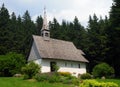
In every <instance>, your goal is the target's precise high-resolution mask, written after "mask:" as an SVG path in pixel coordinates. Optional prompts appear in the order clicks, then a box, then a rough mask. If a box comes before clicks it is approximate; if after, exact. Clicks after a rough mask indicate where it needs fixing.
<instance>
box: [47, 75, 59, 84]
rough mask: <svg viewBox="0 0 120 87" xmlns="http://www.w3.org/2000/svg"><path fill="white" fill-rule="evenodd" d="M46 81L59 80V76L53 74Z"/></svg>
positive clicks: (53, 81)
mask: <svg viewBox="0 0 120 87" xmlns="http://www.w3.org/2000/svg"><path fill="white" fill-rule="evenodd" d="M48 81H49V82H50V83H55V82H60V77H59V76H56V75H53V76H51V77H49V79H48Z"/></svg>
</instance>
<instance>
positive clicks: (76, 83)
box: [72, 78, 80, 85]
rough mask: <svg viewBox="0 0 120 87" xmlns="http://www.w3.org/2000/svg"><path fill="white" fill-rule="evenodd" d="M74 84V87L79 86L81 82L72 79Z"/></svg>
mask: <svg viewBox="0 0 120 87" xmlns="http://www.w3.org/2000/svg"><path fill="white" fill-rule="evenodd" d="M72 84H74V85H79V84H80V80H79V79H77V78H76V79H72Z"/></svg>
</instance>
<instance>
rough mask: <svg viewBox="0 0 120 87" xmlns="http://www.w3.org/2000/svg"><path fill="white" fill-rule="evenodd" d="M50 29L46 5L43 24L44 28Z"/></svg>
mask: <svg viewBox="0 0 120 87" xmlns="http://www.w3.org/2000/svg"><path fill="white" fill-rule="evenodd" d="M44 29H46V30H49V29H48V25H47V15H46V8H45V7H44V19H43V26H42V30H44Z"/></svg>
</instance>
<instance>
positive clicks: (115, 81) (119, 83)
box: [96, 79, 120, 87]
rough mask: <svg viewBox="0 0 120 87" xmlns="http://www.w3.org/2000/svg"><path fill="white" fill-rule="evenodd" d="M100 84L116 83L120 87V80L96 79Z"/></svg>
mask: <svg viewBox="0 0 120 87" xmlns="http://www.w3.org/2000/svg"><path fill="white" fill-rule="evenodd" d="M96 80H97V81H99V82H114V83H117V84H118V87H120V79H104V80H103V79H96Z"/></svg>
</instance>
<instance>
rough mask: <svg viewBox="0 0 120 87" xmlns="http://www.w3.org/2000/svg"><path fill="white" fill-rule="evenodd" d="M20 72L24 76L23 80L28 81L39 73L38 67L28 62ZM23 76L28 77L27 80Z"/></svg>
mask: <svg viewBox="0 0 120 87" xmlns="http://www.w3.org/2000/svg"><path fill="white" fill-rule="evenodd" d="M21 71H22V73H23V74H24V79H30V78H32V77H33V76H35V74H36V73H38V72H39V71H40V66H39V65H38V64H35V63H34V62H30V63H28V64H26V65H25V67H22V69H21ZM25 76H28V78H25Z"/></svg>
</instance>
